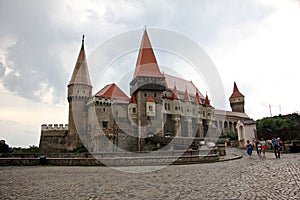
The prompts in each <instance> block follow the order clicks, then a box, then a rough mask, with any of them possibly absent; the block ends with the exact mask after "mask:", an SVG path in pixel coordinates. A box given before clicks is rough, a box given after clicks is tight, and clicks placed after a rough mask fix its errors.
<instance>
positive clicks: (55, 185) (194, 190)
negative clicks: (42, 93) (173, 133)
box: [0, 149, 300, 199]
mask: <svg viewBox="0 0 300 200" xmlns="http://www.w3.org/2000/svg"><path fill="white" fill-rule="evenodd" d="M230 152H235V153H238V154H241V155H243V158H242V159H239V160H232V161H226V162H218V163H211V164H194V165H177V166H175V165H173V166H166V167H145V166H144V167H120V168H118V169H114V168H110V167H55V166H36V167H0V172H1V177H0V187H1V188H0V198H1V199H300V168H299V166H300V154H284V155H283V158H282V159H274V155H273V154H271V153H267V155H266V158H265V159H262V160H260V159H259V158H258V157H257V156H256V155H255V154H254V157H253V158H248V157H247V156H246V154H245V150H239V149H228V153H229V154H230ZM157 168H160V169H157ZM151 170H153V171H151ZM126 171H134V172H136V173H129V172H126Z"/></svg>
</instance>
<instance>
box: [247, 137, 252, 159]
mask: <svg viewBox="0 0 300 200" xmlns="http://www.w3.org/2000/svg"><path fill="white" fill-rule="evenodd" d="M246 147H247V154H248V156H249V157H251V156H252V150H253V146H252V144H251V143H250V141H249V140H247V146H246Z"/></svg>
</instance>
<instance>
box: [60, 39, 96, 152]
mask: <svg viewBox="0 0 300 200" xmlns="http://www.w3.org/2000/svg"><path fill="white" fill-rule="evenodd" d="M91 96H92V85H91V81H90V76H89V71H88V66H87V62H86V55H85V50H84V35H83V36H82V44H81V49H80V52H79V55H78V58H77V62H76V65H75V68H74V71H73V74H72V77H71V80H70V82H69V84H68V102H69V132H68V136H67V139H66V143H67V150H73V149H75V148H77V147H80V146H81V145H82V142H81V140H80V138H79V135H80V136H82V137H81V138H84V136H85V135H86V134H87V130H86V129H87V120H88V109H87V107H86V103H87V101H88V100H89V99H90V98H91Z"/></svg>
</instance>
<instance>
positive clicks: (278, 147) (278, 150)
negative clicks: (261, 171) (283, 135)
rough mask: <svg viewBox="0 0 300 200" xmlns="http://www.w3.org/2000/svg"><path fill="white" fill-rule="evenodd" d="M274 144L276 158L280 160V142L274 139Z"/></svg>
mask: <svg viewBox="0 0 300 200" xmlns="http://www.w3.org/2000/svg"><path fill="white" fill-rule="evenodd" d="M272 144H273V149H274V154H275V157H276V158H280V146H279V143H278V140H277V139H276V138H275V137H273V139H272Z"/></svg>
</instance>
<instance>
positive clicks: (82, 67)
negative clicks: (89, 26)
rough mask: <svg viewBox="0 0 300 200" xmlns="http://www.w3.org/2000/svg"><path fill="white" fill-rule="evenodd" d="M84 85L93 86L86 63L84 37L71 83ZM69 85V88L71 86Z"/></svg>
mask: <svg viewBox="0 0 300 200" xmlns="http://www.w3.org/2000/svg"><path fill="white" fill-rule="evenodd" d="M74 84H82V85H89V86H92V84H91V80H90V76H89V70H88V66H87V62H86V56H85V50H84V35H83V36H82V44H81V49H80V52H79V55H78V58H77V62H76V65H75V68H74V71H73V74H72V77H71V80H70V82H69V85H74ZM69 85H68V86H69Z"/></svg>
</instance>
